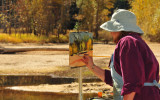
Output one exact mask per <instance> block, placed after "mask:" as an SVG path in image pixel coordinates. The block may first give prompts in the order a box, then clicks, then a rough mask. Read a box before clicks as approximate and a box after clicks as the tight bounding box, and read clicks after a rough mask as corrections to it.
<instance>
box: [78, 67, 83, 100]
mask: <svg viewBox="0 0 160 100" xmlns="http://www.w3.org/2000/svg"><path fill="white" fill-rule="evenodd" d="M79 100H83V94H82V67H79Z"/></svg>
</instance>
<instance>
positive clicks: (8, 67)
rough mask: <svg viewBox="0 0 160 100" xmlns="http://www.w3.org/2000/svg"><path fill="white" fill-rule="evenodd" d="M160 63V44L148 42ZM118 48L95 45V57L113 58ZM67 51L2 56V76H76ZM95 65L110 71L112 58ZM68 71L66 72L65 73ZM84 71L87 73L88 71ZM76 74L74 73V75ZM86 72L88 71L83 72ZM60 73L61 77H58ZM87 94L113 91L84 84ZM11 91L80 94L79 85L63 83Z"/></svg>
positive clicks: (25, 45) (34, 45) (92, 84)
mask: <svg viewBox="0 0 160 100" xmlns="http://www.w3.org/2000/svg"><path fill="white" fill-rule="evenodd" d="M147 44H148V45H149V47H150V48H151V50H152V51H153V53H154V54H155V56H156V58H157V60H158V61H159V62H160V44H159V43H150V42H147ZM1 46H4V47H10V48H12V47H13V48H15V47H36V46H37V47H57V48H68V44H45V45H37V44H18V45H13V44H1ZM114 48H115V45H108V44H94V45H93V55H97V56H110V55H111V54H112V53H113V51H114ZM68 53H69V52H68V51H67V52H62V51H60V52H57V51H34V52H22V53H17V54H1V55H0V56H1V57H0V73H1V74H56V75H59V76H61V75H68V73H69V74H72V76H75V73H76V70H77V69H75V70H74V71H73V70H71V69H70V67H69V66H68V65H69V55H68ZM93 59H94V63H95V64H96V65H98V66H100V67H103V68H107V66H108V63H109V58H105V57H94V58H93ZM64 70H67V71H64ZM85 70H88V69H87V68H85ZM74 72H75V73H74ZM84 72H85V71H84ZM57 73H58V74H57ZM83 87H84V88H83V92H84V93H94V92H96V93H97V92H98V91H100V90H105V89H107V91H112V88H111V87H110V86H109V85H106V84H105V83H104V82H102V83H84V84H83ZM11 89H16V90H22V91H41V92H46V91H47V92H67V93H68V92H70V93H77V92H78V84H77V83H72V84H63V85H48V84H43V85H38V86H20V87H11Z"/></svg>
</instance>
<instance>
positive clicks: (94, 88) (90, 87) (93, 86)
mask: <svg viewBox="0 0 160 100" xmlns="http://www.w3.org/2000/svg"><path fill="white" fill-rule="evenodd" d="M6 88H8V89H12V90H20V91H36V92H60V93H79V84H78V83H71V84H62V85H48V84H42V85H38V86H14V87H6ZM82 89H83V93H98V92H100V91H105V93H108V94H109V93H111V92H112V91H113V88H112V87H111V86H109V85H106V84H105V83H104V82H99V83H83V88H82Z"/></svg>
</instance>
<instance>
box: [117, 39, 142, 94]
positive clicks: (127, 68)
mask: <svg viewBox="0 0 160 100" xmlns="http://www.w3.org/2000/svg"><path fill="white" fill-rule="evenodd" d="M119 60H120V67H121V73H122V78H123V82H124V84H123V88H122V91H121V95H123V96H124V95H126V94H129V93H131V92H136V93H140V90H141V88H142V87H143V84H144V80H145V73H144V72H145V71H144V63H143V59H142V55H141V53H140V51H139V47H138V43H137V42H136V41H133V40H132V39H125V40H124V41H122V42H121V43H120V49H119Z"/></svg>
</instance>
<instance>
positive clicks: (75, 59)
mask: <svg viewBox="0 0 160 100" xmlns="http://www.w3.org/2000/svg"><path fill="white" fill-rule="evenodd" d="M85 53H87V54H89V56H91V57H92V56H93V34H92V33H89V32H71V33H70V34H69V66H70V67H83V66H85V63H83V62H82V61H81V60H80V59H81V58H82V57H83V56H84V54H85Z"/></svg>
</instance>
